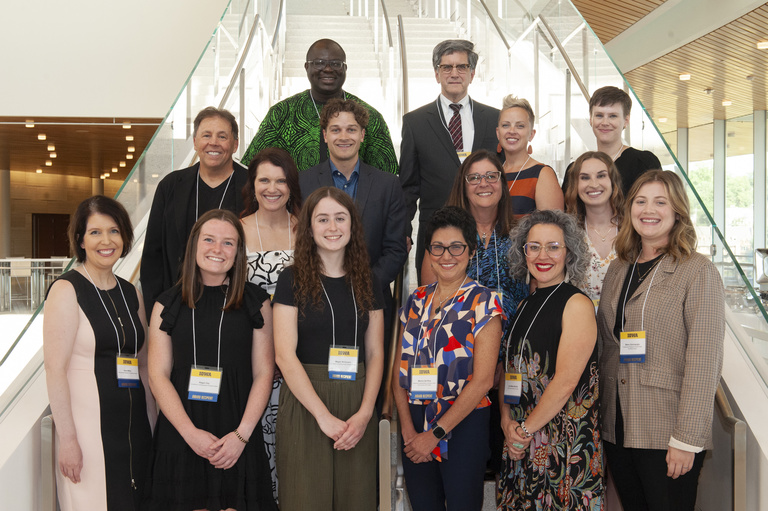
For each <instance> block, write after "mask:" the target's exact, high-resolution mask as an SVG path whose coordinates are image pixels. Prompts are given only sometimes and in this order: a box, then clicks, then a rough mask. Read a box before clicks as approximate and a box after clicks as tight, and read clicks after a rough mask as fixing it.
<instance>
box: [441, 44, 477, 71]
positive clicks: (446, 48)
mask: <svg viewBox="0 0 768 511" xmlns="http://www.w3.org/2000/svg"><path fill="white" fill-rule="evenodd" d="M474 48H475V43H473V42H472V41H467V40H464V39H448V40H446V41H443V42H442V43H438V44H437V46H435V49H434V50H432V68H433V69H437V66H439V65H440V60H442V58H443V56H444V55H450V54H451V53H455V52H457V51H462V52H466V54H467V59H469V68H470V69H471V70H472V71H474V70H475V68H476V67H477V59H478V56H477V53H475V51H474Z"/></svg>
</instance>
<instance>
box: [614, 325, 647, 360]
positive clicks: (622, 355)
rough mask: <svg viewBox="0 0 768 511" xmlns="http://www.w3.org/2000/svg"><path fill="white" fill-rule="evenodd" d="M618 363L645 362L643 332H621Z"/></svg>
mask: <svg viewBox="0 0 768 511" xmlns="http://www.w3.org/2000/svg"><path fill="white" fill-rule="evenodd" d="M620 341H621V346H620V350H619V362H621V363H622V364H639V363H643V362H645V330H640V331H638V332H621V339H620Z"/></svg>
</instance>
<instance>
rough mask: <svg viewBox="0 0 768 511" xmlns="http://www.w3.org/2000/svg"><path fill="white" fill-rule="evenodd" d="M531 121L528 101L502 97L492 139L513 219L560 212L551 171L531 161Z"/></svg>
mask: <svg viewBox="0 0 768 511" xmlns="http://www.w3.org/2000/svg"><path fill="white" fill-rule="evenodd" d="M534 119H535V117H534V115H533V108H531V104H530V103H528V100H526V99H523V98H517V97H515V96H513V95H511V94H510V95H509V96H507V97H505V98H504V104H503V106H502V107H501V113H500V114H499V124H498V126H497V127H496V136H497V137H498V139H499V146H500V147H501V148H502V149H503V150H504V158H505V159H504V172H505V174H506V176H507V190H508V191H509V195H510V196H511V197H512V206H513V209H514V214H515V218H521V217H523V216H525V215H527V214H529V213H531V212H532V211H534V210H536V209H539V210H543V209H560V210H562V209H563V191H562V190H561V189H560V185H559V184H558V182H557V175H556V174H555V171H554V170H553V169H552V167H550V166H549V165H544V164H543V163H541V162H538V161H536V160H534V159H533V158H531V152H532V149H531V147H530V143H531V141H532V140H533V137H534V136H535V135H536V130H535V129H534V128H533V122H534Z"/></svg>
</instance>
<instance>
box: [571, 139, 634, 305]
mask: <svg viewBox="0 0 768 511" xmlns="http://www.w3.org/2000/svg"><path fill="white" fill-rule="evenodd" d="M567 179H568V181H567V182H566V183H564V187H565V211H566V212H568V213H570V214H572V215H574V216H575V217H576V219H577V220H578V221H579V223H580V224H581V226H582V228H583V229H584V231H585V233H586V235H587V245H588V247H589V253H590V262H589V267H588V268H587V279H586V281H585V282H584V284H583V286H582V287H581V290H582V291H584V293H586V294H587V296H589V298H590V299H591V300H592V303H594V304H595V311H597V306H598V304H599V303H600V292H601V290H602V288H603V279H605V274H606V272H607V271H608V266H609V265H610V264H611V261H613V260H614V259H616V250H615V249H614V246H613V245H614V243H613V242H614V239H616V236H617V235H618V234H619V224H620V223H621V219H622V217H623V208H624V194H623V193H622V191H621V176H619V171H618V170H617V169H616V165H614V164H613V160H611V157H610V156H608V155H607V154H605V153H601V152H600V151H587V152H586V153H584V154H582V155H581V156H579V157H578V158H577V159H576V161H575V162H574V164H573V168H572V169H571V172H569V173H568V176H567Z"/></svg>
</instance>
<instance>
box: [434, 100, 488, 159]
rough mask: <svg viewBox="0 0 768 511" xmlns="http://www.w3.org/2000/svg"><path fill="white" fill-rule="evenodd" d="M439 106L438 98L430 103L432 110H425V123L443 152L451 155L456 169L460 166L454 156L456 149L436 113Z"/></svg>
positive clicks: (457, 157) (455, 155) (456, 157)
mask: <svg viewBox="0 0 768 511" xmlns="http://www.w3.org/2000/svg"><path fill="white" fill-rule="evenodd" d="M439 104H440V98H439V97H438V100H437V101H436V102H434V103H432V105H431V106H432V108H430V109H429V110H427V114H428V115H427V123H428V124H429V127H430V128H432V131H433V132H434V133H435V137H437V140H439V141H440V143H441V144H442V145H443V147H444V148H445V151H446V152H447V153H448V154H449V155H451V159H452V160H454V161H455V163H456V166H457V167H458V166H459V165H461V162H460V161H459V156H458V155H457V154H456V148H455V147H453V141H452V140H451V136H450V135H449V134H448V130H447V129H446V128H445V126H444V125H443V121H442V119H441V118H440V112H439V111H438V105H439ZM475 133H477V131H475Z"/></svg>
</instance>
